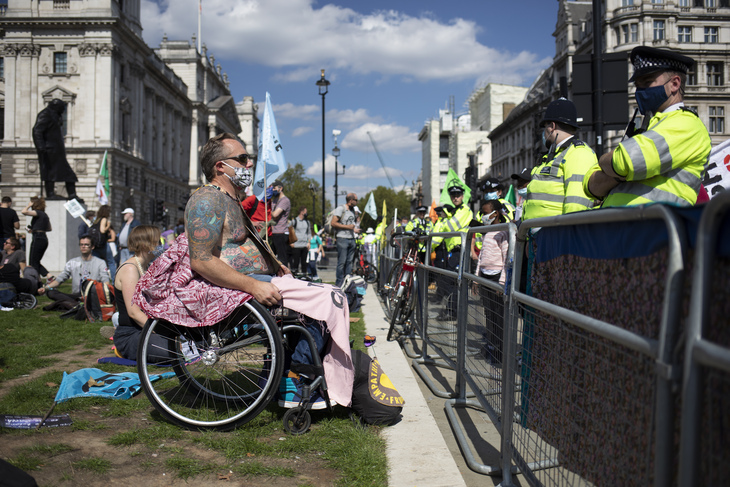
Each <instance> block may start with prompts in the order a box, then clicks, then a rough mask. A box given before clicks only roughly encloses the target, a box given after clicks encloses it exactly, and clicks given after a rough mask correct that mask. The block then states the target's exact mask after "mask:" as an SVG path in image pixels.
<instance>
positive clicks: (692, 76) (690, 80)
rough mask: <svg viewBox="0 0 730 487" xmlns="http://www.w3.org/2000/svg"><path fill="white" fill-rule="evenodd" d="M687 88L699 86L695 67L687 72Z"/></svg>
mask: <svg viewBox="0 0 730 487" xmlns="http://www.w3.org/2000/svg"><path fill="white" fill-rule="evenodd" d="M687 86H697V70H696V69H695V66H694V65H693V66H692V67H691V68H689V71H687Z"/></svg>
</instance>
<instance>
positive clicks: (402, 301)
mask: <svg viewBox="0 0 730 487" xmlns="http://www.w3.org/2000/svg"><path fill="white" fill-rule="evenodd" d="M397 235H398V236H403V237H417V236H419V235H423V232H422V231H420V230H417V231H416V232H403V233H396V234H393V235H392V236H391V237H390V245H391V246H392V247H395V243H394V242H393V238H394V237H395V236H397ZM418 264H419V260H418V239H416V238H413V239H411V240H409V242H408V247H407V249H406V252H405V255H404V256H403V258H402V259H401V260H400V261H399V262H397V263H396V264H395V266H393V269H392V270H391V271H390V275H389V276H388V283H387V284H386V285H385V289H386V295H385V304H386V313H387V314H389V319H390V328H389V329H388V336H387V340H388V341H393V340H395V339H396V338H398V336H401V335H408V334H409V333H410V332H411V327H410V326H406V325H405V323H406V322H407V321H408V319H409V318H410V317H411V314H412V313H413V309H414V308H415V303H416V292H415V289H416V286H415V284H416V273H415V270H416V267H417V266H418ZM396 325H404V326H403V328H402V330H401V331H397V330H396ZM396 334H397V335H396Z"/></svg>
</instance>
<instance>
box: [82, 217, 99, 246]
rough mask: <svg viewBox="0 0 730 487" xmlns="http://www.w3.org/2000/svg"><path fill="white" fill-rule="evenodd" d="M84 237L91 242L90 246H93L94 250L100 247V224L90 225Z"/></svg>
mask: <svg viewBox="0 0 730 487" xmlns="http://www.w3.org/2000/svg"><path fill="white" fill-rule="evenodd" d="M86 236H87V237H89V239H90V240H91V245H93V246H94V248H95V249H98V248H99V246H100V245H101V222H99V223H94V224H93V225H91V226H90V227H89V230H88V231H87V232H86Z"/></svg>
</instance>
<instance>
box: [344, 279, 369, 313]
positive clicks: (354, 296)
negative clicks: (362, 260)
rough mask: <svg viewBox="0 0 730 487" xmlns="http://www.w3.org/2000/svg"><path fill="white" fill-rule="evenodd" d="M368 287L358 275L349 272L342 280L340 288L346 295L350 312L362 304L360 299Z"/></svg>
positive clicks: (358, 308)
mask: <svg viewBox="0 0 730 487" xmlns="http://www.w3.org/2000/svg"><path fill="white" fill-rule="evenodd" d="M367 288H368V284H367V283H366V282H365V279H363V278H362V277H360V276H355V275H352V274H349V275H347V276H346V277H345V280H344V281H342V286H341V287H340V289H342V291H343V292H344V293H345V296H346V297H347V307H348V308H349V309H350V312H351V313H356V312H358V311H360V307H361V306H362V300H363V298H364V297H365V292H366V290H367Z"/></svg>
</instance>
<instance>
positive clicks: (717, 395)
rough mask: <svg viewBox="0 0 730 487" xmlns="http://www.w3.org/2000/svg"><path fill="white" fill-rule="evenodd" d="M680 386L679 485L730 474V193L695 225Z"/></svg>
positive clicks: (719, 481)
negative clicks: (690, 292) (688, 307)
mask: <svg viewBox="0 0 730 487" xmlns="http://www.w3.org/2000/svg"><path fill="white" fill-rule="evenodd" d="M692 283H693V286H692V297H691V302H690V311H689V319H688V320H687V332H686V344H685V356H684V373H683V387H682V426H681V436H680V438H681V446H680V456H679V458H680V465H679V477H680V485H681V486H682V487H690V486H696V485H727V484H728V479H730V461H728V460H730V458H729V456H730V419H729V418H730V416H729V414H730V413H729V411H730V318H729V317H730V300H728V299H727V297H726V296H727V291H728V289H730V193H726V194H723V195H720V196H717V197H715V198H713V199H712V201H710V203H709V204H708V205H707V206H706V208H705V210H704V212H703V214H702V219H701V221H700V226H699V229H698V231H697V245H696V250H695V259H694V269H693V280H692Z"/></svg>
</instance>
